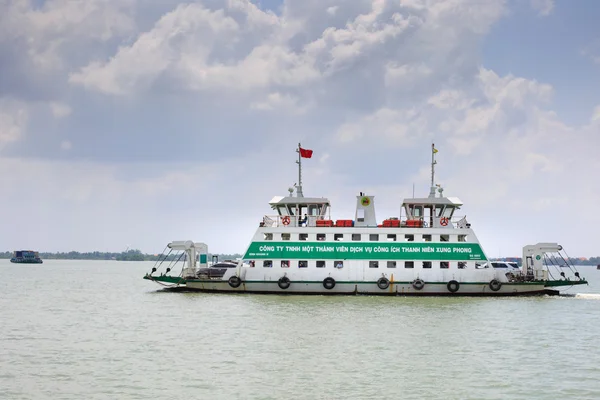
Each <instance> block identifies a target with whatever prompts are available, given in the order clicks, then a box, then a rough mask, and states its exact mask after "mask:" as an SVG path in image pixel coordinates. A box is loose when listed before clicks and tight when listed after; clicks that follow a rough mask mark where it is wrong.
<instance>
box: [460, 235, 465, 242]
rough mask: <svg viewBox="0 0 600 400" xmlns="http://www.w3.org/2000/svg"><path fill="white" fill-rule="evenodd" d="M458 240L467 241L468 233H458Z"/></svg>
mask: <svg viewBox="0 0 600 400" xmlns="http://www.w3.org/2000/svg"><path fill="white" fill-rule="evenodd" d="M458 241H459V242H466V241H467V235H458Z"/></svg>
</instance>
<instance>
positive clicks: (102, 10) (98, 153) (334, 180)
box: [0, 0, 600, 257]
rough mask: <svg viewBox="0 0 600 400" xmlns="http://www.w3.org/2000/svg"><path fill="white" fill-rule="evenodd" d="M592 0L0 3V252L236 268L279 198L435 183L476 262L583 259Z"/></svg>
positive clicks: (392, 192) (592, 182)
mask: <svg viewBox="0 0 600 400" xmlns="http://www.w3.org/2000/svg"><path fill="white" fill-rule="evenodd" d="M599 19H600V2H598V1H595V0H578V1H569V0H370V1H367V0H352V1H340V0H338V1H334V0H303V1H298V0H293V1H290V0H285V1H277V0H268V1H267V0H260V1H248V0H201V1H189V2H185V3H184V2H180V1H175V0H161V1H143V0H4V1H1V2H0V188H1V189H0V224H1V225H0V226H1V229H0V244H1V245H0V250H1V251H4V250H16V249H21V248H32V249H36V250H39V251H50V252H54V251H71V250H77V251H95V250H98V251H123V250H125V249H126V248H135V249H140V250H141V251H143V252H145V253H159V252H161V251H162V250H163V248H164V247H165V245H166V244H167V243H168V242H170V241H172V240H195V241H199V242H205V243H207V244H208V247H209V251H210V252H213V253H243V252H244V251H245V250H246V247H247V245H248V244H249V241H250V239H251V237H252V235H253V233H254V232H255V230H256V228H257V227H258V224H259V222H260V221H261V220H262V217H263V215H268V214H272V213H273V211H272V210H271V209H270V207H269V205H268V202H269V200H270V199H271V198H272V197H273V196H277V195H281V196H284V195H286V194H287V189H288V188H289V187H290V186H293V185H294V184H295V183H297V165H296V163H295V161H296V160H297V153H296V152H295V149H296V147H297V145H298V143H299V142H301V143H302V146H303V147H304V148H307V149H312V150H313V151H314V154H313V157H312V158H310V159H305V160H304V162H303V186H304V194H305V195H306V196H310V197H326V198H328V199H329V200H330V201H331V203H332V210H331V216H332V218H333V219H338V218H339V219H349V218H353V217H354V209H355V204H356V195H357V194H358V193H359V192H366V193H367V194H369V195H374V196H375V207H376V212H377V219H378V220H382V219H385V218H387V217H391V216H398V214H399V212H400V204H401V203H402V200H403V199H404V198H407V197H411V196H412V192H413V185H414V188H415V195H416V196H417V197H426V196H427V194H428V191H429V185H430V182H429V179H430V177H429V176H430V165H429V162H430V157H431V153H430V152H431V144H432V143H435V145H436V148H437V149H438V150H439V152H438V153H437V162H438V164H437V166H436V183H438V184H440V185H441V186H442V187H443V188H444V194H445V195H447V196H456V197H459V198H460V199H461V200H462V201H463V202H464V204H465V205H464V206H463V208H462V209H461V210H460V211H459V213H460V214H461V215H466V217H467V219H468V220H469V222H470V223H471V224H472V227H473V229H474V230H475V232H476V234H477V236H478V238H479V240H480V242H481V243H482V245H483V248H484V250H485V251H486V252H487V255H488V256H489V257H497V256H507V257H508V256H520V255H521V251H522V250H521V249H522V247H523V246H524V245H528V244H534V243H537V242H558V243H560V244H561V245H563V247H564V248H565V249H566V251H567V252H568V254H569V255H570V256H573V257H575V256H577V257H590V256H598V255H600V245H599V244H598V243H599V241H598V238H599V237H600V234H599V233H598V226H600V212H598V208H599V206H598V204H599V203H598V199H599V198H600V189H599V187H598V186H599V185H598V183H599V182H600V180H599V178H598V176H599V174H600V157H599V156H598V153H599V150H600V27H599V26H598V24H597V21H598V20H599Z"/></svg>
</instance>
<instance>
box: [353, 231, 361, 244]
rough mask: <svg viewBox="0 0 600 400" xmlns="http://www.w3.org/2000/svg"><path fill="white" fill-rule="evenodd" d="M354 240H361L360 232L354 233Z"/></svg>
mask: <svg viewBox="0 0 600 400" xmlns="http://www.w3.org/2000/svg"><path fill="white" fill-rule="evenodd" d="M352 240H353V241H355V242H360V233H353V234H352Z"/></svg>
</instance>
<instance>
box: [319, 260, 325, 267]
mask: <svg viewBox="0 0 600 400" xmlns="http://www.w3.org/2000/svg"><path fill="white" fill-rule="evenodd" d="M317 268H325V261H317Z"/></svg>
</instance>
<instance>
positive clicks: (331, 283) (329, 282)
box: [323, 276, 335, 290]
mask: <svg viewBox="0 0 600 400" xmlns="http://www.w3.org/2000/svg"><path fill="white" fill-rule="evenodd" d="M323 287H324V288H325V289H328V290H329V289H333V288H334V287H335V279H333V278H332V277H330V276H328V277H327V278H325V279H323Z"/></svg>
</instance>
